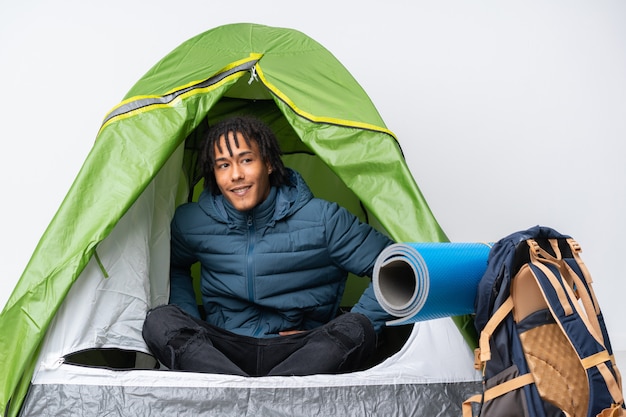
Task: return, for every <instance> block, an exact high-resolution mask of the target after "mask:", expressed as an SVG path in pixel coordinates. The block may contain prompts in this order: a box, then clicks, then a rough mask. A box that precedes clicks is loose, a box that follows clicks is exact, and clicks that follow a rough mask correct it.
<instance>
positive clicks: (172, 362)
mask: <svg viewBox="0 0 626 417" xmlns="http://www.w3.org/2000/svg"><path fill="white" fill-rule="evenodd" d="M143 338H144V340H145V341H146V343H147V345H148V347H149V348H150V350H151V351H152V353H153V354H154V355H155V356H156V357H157V359H158V360H159V361H160V362H161V363H163V364H164V365H165V366H167V367H168V368H170V369H172V370H185V371H194V372H207V373H217V374H233V375H243V376H265V375H312V374H332V373H342V372H351V371H355V370H358V369H360V368H361V367H362V366H363V364H364V363H365V362H366V360H367V359H368V357H369V356H370V355H371V354H372V353H373V352H374V350H375V348H376V333H375V332H374V327H373V326H372V323H371V322H370V321H369V319H368V318H367V317H365V316H363V315H361V314H357V313H345V314H342V315H340V316H339V317H337V318H336V319H334V320H332V321H331V322H329V323H327V324H326V325H324V326H321V327H319V328H317V329H314V330H310V331H307V332H302V333H298V334H295V335H289V336H276V337H271V338H254V337H249V336H241V335H238V334H235V333H232V332H229V331H227V330H224V329H221V328H219V327H216V326H213V325H211V324H209V323H206V322H205V321H203V320H200V319H196V318H194V317H192V316H190V315H188V314H187V313H185V312H184V311H182V310H181V309H180V308H178V307H177V306H174V305H164V306H160V307H156V308H154V309H152V310H150V311H149V312H148V314H147V316H146V321H145V322H144V326H143Z"/></svg>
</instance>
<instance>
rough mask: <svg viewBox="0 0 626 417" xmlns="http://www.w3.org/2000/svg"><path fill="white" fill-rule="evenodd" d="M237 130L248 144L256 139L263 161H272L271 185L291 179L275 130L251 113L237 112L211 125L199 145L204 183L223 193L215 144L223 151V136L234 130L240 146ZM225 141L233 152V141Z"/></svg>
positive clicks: (234, 137) (214, 191)
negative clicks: (216, 162) (243, 114)
mask: <svg viewBox="0 0 626 417" xmlns="http://www.w3.org/2000/svg"><path fill="white" fill-rule="evenodd" d="M237 132H239V133H241V135H242V136H243V138H244V140H245V141H246V144H247V145H248V146H251V144H250V142H251V141H254V142H256V144H257V145H258V147H259V152H260V153H261V158H262V159H263V161H264V162H269V164H270V166H271V167H272V172H271V173H270V185H272V186H281V185H288V184H289V183H290V180H289V175H288V173H287V170H286V169H285V165H284V164H283V160H282V159H281V155H282V151H281V150H280V147H279V145H278V140H277V139H276V135H274V132H272V130H271V129H270V128H269V126H267V125H266V124H265V123H263V122H262V121H260V120H259V119H256V118H254V117H251V116H235V117H232V118H228V119H224V120H221V121H219V122H218V123H216V124H214V125H213V126H211V127H209V130H208V132H207V135H206V139H205V141H204V143H203V144H202V146H201V149H200V169H201V170H202V175H203V177H204V187H205V188H206V189H208V190H209V191H211V192H212V193H213V194H215V195H217V194H220V190H219V187H218V186H217V181H216V180H215V173H214V171H213V169H214V167H215V147H217V148H218V149H219V151H220V152H222V144H221V143H220V138H221V137H224V138H228V137H229V136H230V134H231V133H232V134H233V135H232V137H233V139H234V142H235V146H236V147H239V140H238V138H237V135H236V133H237ZM225 143H226V148H227V149H228V153H229V154H230V155H231V156H232V155H233V150H232V149H231V146H230V141H229V140H226V141H225Z"/></svg>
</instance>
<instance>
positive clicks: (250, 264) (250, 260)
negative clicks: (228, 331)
mask: <svg viewBox="0 0 626 417" xmlns="http://www.w3.org/2000/svg"><path fill="white" fill-rule="evenodd" d="M246 266H247V269H246V275H247V277H248V301H250V302H253V301H254V220H253V219H252V215H251V214H249V215H248V253H247V254H246Z"/></svg>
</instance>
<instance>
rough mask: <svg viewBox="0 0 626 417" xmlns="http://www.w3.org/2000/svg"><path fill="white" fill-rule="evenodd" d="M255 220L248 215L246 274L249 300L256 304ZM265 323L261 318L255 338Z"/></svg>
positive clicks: (255, 331)
mask: <svg viewBox="0 0 626 417" xmlns="http://www.w3.org/2000/svg"><path fill="white" fill-rule="evenodd" d="M255 232H256V230H255V228H254V219H253V218H252V214H249V215H248V253H247V255H246V265H247V270H246V274H247V276H248V300H249V301H250V302H251V303H253V302H254V245H255V242H254V235H255ZM261 323H263V320H262V317H259V319H258V322H257V325H256V329H255V330H254V336H255V337H257V336H259V334H260V333H261V332H262V330H263V327H262V326H261Z"/></svg>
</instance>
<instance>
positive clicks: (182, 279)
mask: <svg viewBox="0 0 626 417" xmlns="http://www.w3.org/2000/svg"><path fill="white" fill-rule="evenodd" d="M291 179H292V183H293V184H295V186H289V187H287V186H282V187H280V188H278V189H277V188H275V187H272V189H271V192H270V196H269V197H268V198H267V199H266V200H265V201H264V202H263V203H261V204H260V205H259V206H257V207H255V208H254V209H253V210H252V211H250V212H247V213H242V212H239V211H237V210H235V209H234V208H233V207H232V206H231V205H230V203H228V201H227V200H226V199H225V198H224V197H223V196H222V195H218V196H214V195H212V194H211V193H209V192H207V191H205V192H203V193H202V195H201V196H200V199H199V201H198V203H189V204H185V205H183V206H180V207H179V208H178V209H177V210H176V213H175V215H174V219H173V220H172V236H171V239H172V244H171V248H172V249H171V295H170V303H172V304H176V305H178V306H179V307H181V308H183V309H184V310H185V311H187V312H188V313H190V314H192V315H194V316H196V317H199V314H198V309H197V306H196V298H195V295H194V291H193V288H192V281H191V278H190V267H191V265H192V264H193V263H195V262H198V261H199V262H200V264H201V291H202V302H203V304H204V308H205V310H206V313H207V318H206V320H207V322H209V323H211V324H214V325H216V326H219V327H222V328H224V329H227V330H230V331H232V332H234V333H238V334H242V335H248V336H254V337H271V336H276V335H277V333H278V332H279V331H282V330H291V329H297V330H308V329H313V328H315V327H317V326H320V325H321V324H324V323H326V322H328V321H330V320H331V319H332V318H333V317H334V316H335V314H336V312H337V309H338V306H339V302H340V300H341V296H342V294H343V291H344V288H345V284H346V278H347V271H349V272H352V273H354V274H356V275H360V276H363V275H368V276H371V274H372V270H373V266H374V263H375V261H376V258H377V256H378V254H379V253H380V251H381V250H382V249H384V248H385V247H386V246H387V245H389V244H391V243H392V241H391V240H390V239H388V238H387V237H386V236H384V235H383V234H381V233H379V232H377V231H376V230H374V229H372V228H371V227H370V226H368V225H365V224H363V223H360V222H359V220H358V219H357V218H356V217H355V216H353V215H352V214H351V213H349V212H348V211H347V210H346V209H344V208H342V207H340V206H338V205H337V204H335V203H330V202H327V201H324V200H320V199H317V198H314V197H313V195H312V193H311V191H310V190H309V188H308V186H307V185H306V184H305V183H304V180H303V179H302V177H300V175H299V174H297V173H296V172H295V171H292V172H291ZM353 311H356V312H359V313H362V314H365V315H366V316H368V317H369V318H370V320H372V322H373V323H374V325H375V328H376V329H377V330H380V329H381V328H382V325H383V324H384V322H385V321H386V320H387V319H389V316H388V315H387V314H386V313H385V312H384V311H383V310H382V308H381V307H380V305H379V304H378V302H377V301H376V299H375V297H374V292H373V288H372V285H371V284H370V287H369V288H368V289H367V290H366V291H365V293H364V294H363V296H362V297H361V299H360V301H359V302H358V303H357V305H356V306H355V307H354V308H353Z"/></svg>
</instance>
